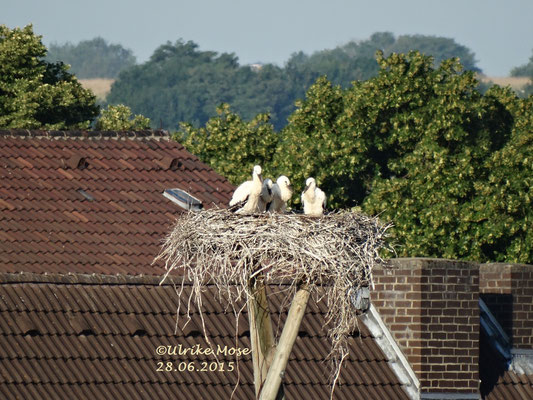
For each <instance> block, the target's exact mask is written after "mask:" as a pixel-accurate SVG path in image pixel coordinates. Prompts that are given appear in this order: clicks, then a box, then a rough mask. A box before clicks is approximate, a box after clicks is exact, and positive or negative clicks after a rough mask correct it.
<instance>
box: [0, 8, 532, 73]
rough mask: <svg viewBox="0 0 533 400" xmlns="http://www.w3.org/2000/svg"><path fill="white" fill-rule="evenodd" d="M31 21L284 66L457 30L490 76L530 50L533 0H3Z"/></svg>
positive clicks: (17, 17)
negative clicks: (349, 46) (368, 44)
mask: <svg viewBox="0 0 533 400" xmlns="http://www.w3.org/2000/svg"><path fill="white" fill-rule="evenodd" d="M29 23H32V24H33V26H34V31H35V33H37V34H39V35H42V36H43V42H44V43H45V44H46V45H47V46H49V45H50V43H52V42H56V43H59V44H62V43H65V42H71V43H74V44H75V43H78V42H79V41H81V40H87V39H93V38H94V37H96V36H101V37H103V38H104V39H106V40H107V41H108V42H109V43H118V44H121V45H122V46H124V47H126V48H128V49H131V50H133V52H134V54H135V56H136V57H137V60H138V61H139V62H143V61H146V60H147V59H148V58H149V57H150V55H151V54H152V53H153V51H154V50H155V49H156V48H157V47H158V46H159V45H161V44H164V43H166V42H167V41H171V42H175V41H176V40H178V39H180V38H182V39H183V40H185V41H188V40H192V41H194V42H195V43H197V44H198V45H199V46H200V49H201V50H214V51H217V52H229V53H235V54H236V55H237V56H238V57H239V61H240V63H241V64H248V63H254V62H263V63H267V62H273V63H276V64H278V65H280V66H282V65H283V64H284V62H285V61H287V59H288V58H289V57H290V55H291V54H292V53H294V52H296V51H300V50H302V51H304V52H306V53H308V54H311V53H312V52H314V51H317V50H323V49H331V48H334V47H336V46H338V45H342V44H345V43H347V42H348V41H350V40H364V39H368V38H369V37H370V35H371V34H372V33H374V32H383V31H389V32H392V33H394V34H395V35H396V36H398V35H402V34H424V35H435V36H444V37H449V38H453V39H455V40H456V42H458V43H460V44H462V45H465V46H467V47H468V48H469V49H471V50H472V51H473V52H474V53H475V55H476V59H477V60H478V66H479V67H480V68H481V69H482V70H483V71H484V72H485V73H486V74H487V75H492V76H506V75H508V74H509V72H510V70H511V69H512V68H513V67H516V66H519V65H523V64H525V63H527V62H528V60H529V58H530V57H531V55H532V49H533V0H446V1H441V0H403V1H398V0H373V1H372V0H364V1H363V0H351V1H350V0H307V1H292V0H268V1H256V0H188V1H182V0H151V1H146V0H142V1H140V0H106V1H104V0H90V1H87V0H84V1H80V0H46V1H45V0H0V24H5V25H7V26H9V27H10V28H13V27H15V26H19V27H22V26H25V25H27V24H29Z"/></svg>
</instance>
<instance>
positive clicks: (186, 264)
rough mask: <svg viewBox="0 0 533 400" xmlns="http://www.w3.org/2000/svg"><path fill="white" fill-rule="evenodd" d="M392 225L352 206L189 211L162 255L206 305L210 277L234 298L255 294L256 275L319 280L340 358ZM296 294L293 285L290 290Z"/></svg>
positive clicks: (334, 348) (267, 278)
mask: <svg viewBox="0 0 533 400" xmlns="http://www.w3.org/2000/svg"><path fill="white" fill-rule="evenodd" d="M387 228H388V226H387V225H383V224H381V223H380V221H379V220H378V219H377V218H375V217H368V216H366V215H364V214H361V213H356V212H351V211H339V212H333V213H329V214H326V215H324V216H322V217H319V218H313V217H308V216H304V215H302V214H269V213H263V214H251V215H243V214H234V213H231V212H229V211H227V210H222V209H214V210H206V211H201V212H190V213H188V214H186V215H183V216H181V217H180V218H179V219H178V220H177V221H176V224H175V226H174V228H173V230H172V231H171V233H170V234H169V235H168V236H167V238H166V239H165V241H164V244H163V247H162V250H161V253H160V254H159V255H158V257H157V259H163V260H164V261H165V263H166V269H167V271H168V272H167V274H168V273H171V272H172V270H174V269H176V268H181V269H183V273H184V276H185V277H186V278H188V279H189V280H190V281H191V282H192V284H193V291H192V292H193V293H194V296H195V298H194V299H193V300H194V301H195V302H196V303H197V304H198V305H199V306H200V305H201V292H202V286H204V285H205V284H206V283H210V284H214V285H216V286H217V287H218V289H219V293H220V294H221V296H222V297H225V298H226V299H227V300H228V302H229V304H237V303H240V304H242V301H243V300H245V301H248V300H249V299H250V296H251V295H252V294H251V293H250V281H251V280H252V279H253V278H254V277H261V279H264V282H265V284H269V283H280V282H283V283H285V284H289V287H290V288H291V289H295V287H296V285H298V284H300V283H306V284H308V285H310V287H313V286H320V287H321V288H322V290H321V293H322V296H323V298H322V300H325V301H326V302H327V305H328V310H329V311H328V314H327V316H326V321H325V323H329V324H330V326H331V327H332V328H331V329H330V330H329V332H328V336H329V337H330V339H331V340H332V349H331V355H332V356H333V359H334V360H336V361H340V360H342V359H343V358H344V356H346V355H347V350H346V342H345V340H346V338H347V335H349V334H350V333H351V332H353V330H354V327H355V326H356V323H357V322H356V317H357V314H358V311H359V310H357V309H356V308H355V307H354V305H353V299H354V295H355V293H356V291H357V289H359V288H360V287H362V286H369V285H371V283H372V268H373V266H374V265H375V264H377V263H383V260H382V259H381V257H380V255H379V251H380V249H381V248H382V247H384V246H385V236H386V231H387ZM293 292H294V291H293V290H288V291H287V296H290V294H291V293H293ZM288 302H290V301H287V302H286V303H288ZM199 308H200V307H199ZM337 365H338V367H340V363H337Z"/></svg>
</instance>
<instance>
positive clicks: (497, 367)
mask: <svg viewBox="0 0 533 400" xmlns="http://www.w3.org/2000/svg"><path fill="white" fill-rule="evenodd" d="M479 339H480V340H479V348H480V350H479V351H480V352H479V378H480V380H481V385H480V392H481V396H482V398H483V399H485V400H530V399H533V374H527V373H517V372H516V371H514V370H513V368H512V366H511V365H510V363H509V361H507V360H505V359H504V357H503V356H502V355H501V354H500V353H499V352H498V350H497V349H496V348H495V347H493V346H492V345H491V340H490V339H489V337H488V336H487V332H485V330H484V329H483V328H482V329H481V330H480V336H479Z"/></svg>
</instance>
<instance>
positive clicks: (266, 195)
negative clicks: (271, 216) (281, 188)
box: [257, 178, 273, 212]
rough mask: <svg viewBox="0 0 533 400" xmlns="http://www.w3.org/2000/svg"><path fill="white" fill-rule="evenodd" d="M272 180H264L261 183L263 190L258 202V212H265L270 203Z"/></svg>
mask: <svg viewBox="0 0 533 400" xmlns="http://www.w3.org/2000/svg"><path fill="white" fill-rule="evenodd" d="M272 186H273V182H272V179H268V178H267V179H265V180H264V181H263V188H262V189H261V195H260V196H259V202H258V204H257V208H258V211H259V212H265V211H266V209H267V206H268V205H269V204H270V202H272Z"/></svg>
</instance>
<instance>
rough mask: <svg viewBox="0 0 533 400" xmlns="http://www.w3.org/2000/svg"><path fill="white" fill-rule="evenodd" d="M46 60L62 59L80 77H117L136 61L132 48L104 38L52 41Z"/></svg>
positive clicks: (56, 60) (55, 60)
mask: <svg viewBox="0 0 533 400" xmlns="http://www.w3.org/2000/svg"><path fill="white" fill-rule="evenodd" d="M46 60H47V61H49V62H58V61H61V62H63V63H65V64H69V65H70V70H71V71H72V73H74V74H75V75H76V76H77V77H78V78H80V79H90V78H116V77H117V76H118V74H119V73H120V71H122V70H124V69H126V68H129V67H132V66H133V65H135V63H136V59H135V56H134V55H133V52H132V51H131V50H128V49H125V48H124V47H122V46H121V45H119V44H108V43H107V42H106V41H105V40H104V39H103V38H101V37H97V38H94V39H92V40H83V41H81V42H79V43H78V44H76V45H74V44H72V43H65V44H63V45H59V44H57V43H52V44H51V45H50V48H49V50H48V54H47V56H46Z"/></svg>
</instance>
